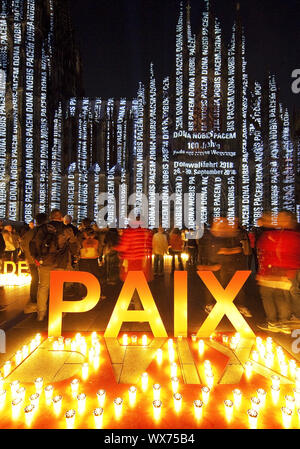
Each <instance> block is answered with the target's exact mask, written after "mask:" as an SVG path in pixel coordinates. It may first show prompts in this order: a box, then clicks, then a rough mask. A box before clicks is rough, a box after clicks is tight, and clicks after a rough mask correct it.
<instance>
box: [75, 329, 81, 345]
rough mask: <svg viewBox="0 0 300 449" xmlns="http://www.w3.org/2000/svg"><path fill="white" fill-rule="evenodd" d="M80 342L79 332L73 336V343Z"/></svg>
mask: <svg viewBox="0 0 300 449" xmlns="http://www.w3.org/2000/svg"><path fill="white" fill-rule="evenodd" d="M80 340H81V334H80V332H77V334H76V335H75V341H76V342H77V343H78V344H79V343H80Z"/></svg>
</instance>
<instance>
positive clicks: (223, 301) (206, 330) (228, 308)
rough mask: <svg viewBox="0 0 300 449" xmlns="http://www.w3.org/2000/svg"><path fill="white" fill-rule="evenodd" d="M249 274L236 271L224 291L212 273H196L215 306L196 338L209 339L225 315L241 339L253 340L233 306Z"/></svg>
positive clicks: (247, 327) (241, 317) (248, 328)
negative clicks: (215, 302)
mask: <svg viewBox="0 0 300 449" xmlns="http://www.w3.org/2000/svg"><path fill="white" fill-rule="evenodd" d="M250 274H251V271H237V272H236V273H235V274H234V276H233V278H232V279H231V281H230V282H229V284H228V285H227V287H226V288H225V290H224V288H223V287H222V285H221V284H220V283H219V281H218V279H217V278H216V277H215V275H214V274H213V272H212V271H198V276H200V278H201V279H202V281H203V282H204V284H205V285H206V287H207V288H208V290H209V291H210V292H211V294H212V295H213V296H214V298H215V300H216V301H217V304H216V305H215V306H214V308H213V309H212V311H211V312H210V314H209V315H208V317H207V318H206V320H205V321H204V323H203V324H202V326H201V327H200V329H199V330H198V333H197V337H199V338H209V337H210V336H211V334H212V333H213V332H214V330H215V329H216V328H217V326H218V324H219V323H220V321H221V320H222V318H223V316H225V315H226V316H227V318H228V319H229V320H230V321H231V323H232V325H233V326H234V327H235V329H236V331H237V332H239V333H240V335H241V337H244V338H253V337H254V338H255V334H254V332H253V331H252V329H251V328H250V326H249V325H248V323H247V322H246V320H245V319H244V317H243V316H242V315H241V314H240V312H239V311H238V309H237V308H236V306H235V305H234V304H233V300H234V299H235V297H236V296H237V294H238V292H239V291H240V289H241V288H242V287H243V285H244V283H245V282H246V280H247V279H248V277H249V276H250Z"/></svg>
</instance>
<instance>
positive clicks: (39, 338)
mask: <svg viewBox="0 0 300 449" xmlns="http://www.w3.org/2000/svg"><path fill="white" fill-rule="evenodd" d="M35 341H36V343H37V345H39V344H40V343H41V341H42V336H41V334H40V333H38V334H36V336H35Z"/></svg>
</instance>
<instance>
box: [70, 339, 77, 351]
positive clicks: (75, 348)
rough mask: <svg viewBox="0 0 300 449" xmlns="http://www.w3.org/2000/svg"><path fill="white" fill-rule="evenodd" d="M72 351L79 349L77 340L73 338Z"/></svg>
mask: <svg viewBox="0 0 300 449" xmlns="http://www.w3.org/2000/svg"><path fill="white" fill-rule="evenodd" d="M71 351H77V341H76V340H73V341H72V342H71Z"/></svg>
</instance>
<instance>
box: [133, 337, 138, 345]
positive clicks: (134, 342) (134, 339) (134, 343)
mask: <svg viewBox="0 0 300 449" xmlns="http://www.w3.org/2000/svg"><path fill="white" fill-rule="evenodd" d="M137 341H138V339H137V336H136V335H132V337H131V343H132V344H133V345H136V344H137Z"/></svg>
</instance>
